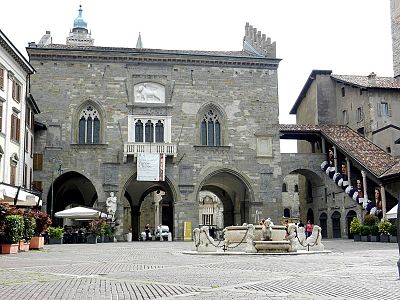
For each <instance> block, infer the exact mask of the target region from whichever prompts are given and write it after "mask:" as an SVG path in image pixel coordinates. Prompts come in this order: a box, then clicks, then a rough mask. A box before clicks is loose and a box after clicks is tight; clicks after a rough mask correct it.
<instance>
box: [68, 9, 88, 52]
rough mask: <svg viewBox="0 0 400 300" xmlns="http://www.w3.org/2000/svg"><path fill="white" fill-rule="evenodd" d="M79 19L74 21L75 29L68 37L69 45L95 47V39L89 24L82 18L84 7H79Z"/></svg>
mask: <svg viewBox="0 0 400 300" xmlns="http://www.w3.org/2000/svg"><path fill="white" fill-rule="evenodd" d="M78 11H79V14H78V17H77V18H76V19H75V20H74V27H73V28H72V30H71V31H70V32H69V36H68V37H67V42H66V43H67V45H74V46H93V43H94V39H92V37H91V33H90V32H89V31H88V29H87V23H86V22H85V21H84V20H83V18H82V5H79V10H78Z"/></svg>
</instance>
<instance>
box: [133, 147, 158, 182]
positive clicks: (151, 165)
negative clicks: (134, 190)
mask: <svg viewBox="0 0 400 300" xmlns="http://www.w3.org/2000/svg"><path fill="white" fill-rule="evenodd" d="M137 181H165V154H163V153H139V154H138V157H137Z"/></svg>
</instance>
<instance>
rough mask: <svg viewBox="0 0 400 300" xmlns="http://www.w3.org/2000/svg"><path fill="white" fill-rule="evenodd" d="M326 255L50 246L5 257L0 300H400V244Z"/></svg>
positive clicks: (330, 245) (160, 246) (342, 245)
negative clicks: (399, 262) (228, 253)
mask: <svg viewBox="0 0 400 300" xmlns="http://www.w3.org/2000/svg"><path fill="white" fill-rule="evenodd" d="M323 242H324V244H325V247H326V248H327V249H328V250H331V251H332V252H331V253H328V254H313V255H285V256H274V255H252V256H244V255H189V254H185V252H188V251H191V250H192V247H193V244H192V243H190V242H163V243H160V242H133V243H106V244H97V245H89V244H88V245H47V246H45V250H43V251H30V252H27V253H19V254H16V255H0V299H30V300H34V299H80V300H84V299H175V298H179V299H191V300H192V299H193V300H194V299H196V300H197V299H207V300H212V299H393V300H394V299H400V281H399V280H398V272H397V260H398V258H399V256H398V253H399V252H398V248H397V244H384V243H361V242H357V243H355V242H353V241H351V240H326V241H323Z"/></svg>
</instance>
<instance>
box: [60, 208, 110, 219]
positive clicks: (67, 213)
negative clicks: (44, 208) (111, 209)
mask: <svg viewBox="0 0 400 300" xmlns="http://www.w3.org/2000/svg"><path fill="white" fill-rule="evenodd" d="M54 215H55V216H56V217H57V218H68V219H74V220H94V219H98V218H100V217H104V216H107V215H105V214H104V213H102V212H101V211H98V210H95V209H92V208H87V207H82V206H77V207H73V208H69V209H66V210H62V211H59V212H56V213H55V214H54Z"/></svg>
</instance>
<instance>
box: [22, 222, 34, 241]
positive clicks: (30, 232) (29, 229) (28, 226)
mask: <svg viewBox="0 0 400 300" xmlns="http://www.w3.org/2000/svg"><path fill="white" fill-rule="evenodd" d="M35 228H36V221H35V219H34V218H33V217H29V216H24V233H23V237H24V239H25V241H26V242H29V241H30V240H31V239H32V237H33V236H34V234H35Z"/></svg>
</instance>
